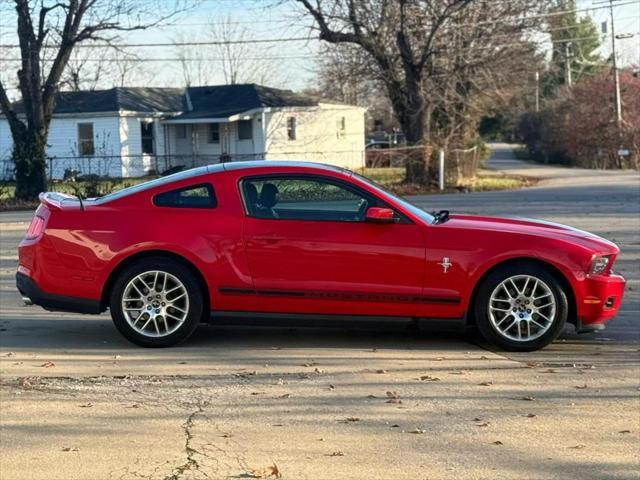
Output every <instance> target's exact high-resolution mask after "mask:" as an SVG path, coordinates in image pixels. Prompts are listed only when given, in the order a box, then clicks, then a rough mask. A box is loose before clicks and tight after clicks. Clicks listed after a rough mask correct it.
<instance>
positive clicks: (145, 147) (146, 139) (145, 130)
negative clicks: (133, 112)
mask: <svg viewBox="0 0 640 480" xmlns="http://www.w3.org/2000/svg"><path fill="white" fill-rule="evenodd" d="M140 137H141V138H142V153H147V154H150V155H152V154H153V122H140Z"/></svg>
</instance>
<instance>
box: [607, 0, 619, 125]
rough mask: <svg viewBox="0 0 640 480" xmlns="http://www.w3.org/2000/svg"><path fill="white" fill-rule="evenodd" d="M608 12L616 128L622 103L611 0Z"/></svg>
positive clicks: (611, 0)
mask: <svg viewBox="0 0 640 480" xmlns="http://www.w3.org/2000/svg"><path fill="white" fill-rule="evenodd" d="M609 12H610V15H611V55H612V58H613V81H614V82H615V90H616V124H617V125H618V129H619V128H620V125H621V124H622V104H621V102H620V75H619V73H618V61H617V60H616V30H615V26H614V24H613V0H609Z"/></svg>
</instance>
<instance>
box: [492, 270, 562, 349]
mask: <svg viewBox="0 0 640 480" xmlns="http://www.w3.org/2000/svg"><path fill="white" fill-rule="evenodd" d="M555 316H556V300H555V297H554V295H553V292H552V291H551V289H550V288H549V286H548V285H547V284H546V283H544V282H543V281H542V280H540V279H539V278H536V277H532V276H530V275H515V276H513V277H509V278H507V279H506V280H504V281H503V282H502V283H500V285H498V286H497V287H496V288H495V289H494V290H493V293H492V294H491V299H490V300H489V320H490V321H491V324H492V325H493V328H494V329H495V330H496V331H497V332H498V333H499V334H500V335H502V336H503V337H505V338H508V339H509V340H513V341H515V342H528V341H531V340H535V339H536V338H539V337H541V336H542V335H544V334H545V333H546V332H547V331H548V330H549V328H550V327H551V325H552V324H553V320H554V319H555Z"/></svg>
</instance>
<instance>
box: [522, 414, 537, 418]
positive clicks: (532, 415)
mask: <svg viewBox="0 0 640 480" xmlns="http://www.w3.org/2000/svg"><path fill="white" fill-rule="evenodd" d="M536 416H537V415H536V414H535V413H527V414H526V415H523V417H527V418H534V417H536Z"/></svg>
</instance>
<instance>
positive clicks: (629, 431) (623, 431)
mask: <svg viewBox="0 0 640 480" xmlns="http://www.w3.org/2000/svg"><path fill="white" fill-rule="evenodd" d="M618 433H631V430H620V431H619V432H618Z"/></svg>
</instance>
